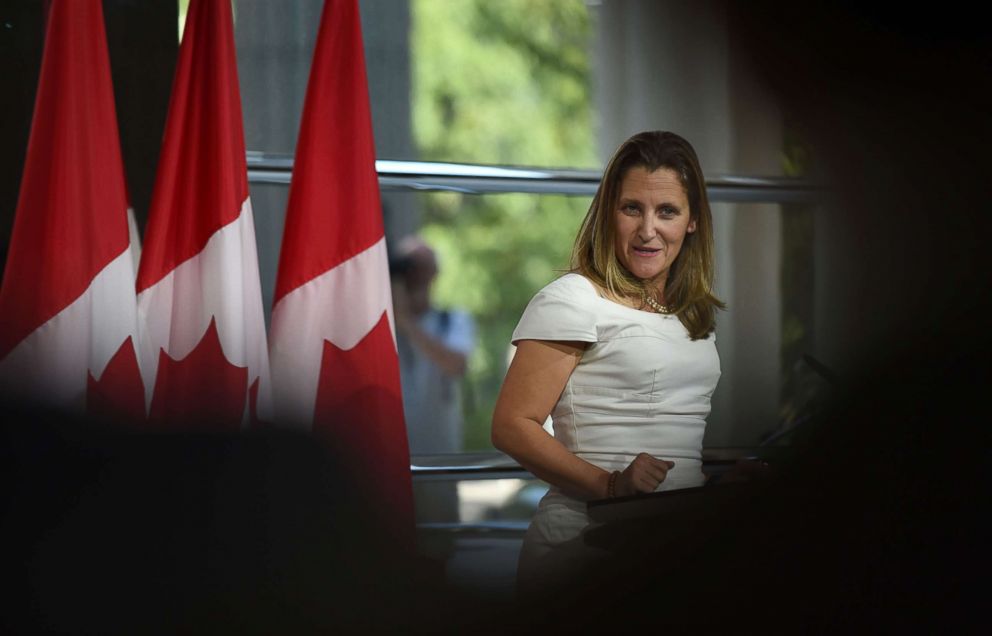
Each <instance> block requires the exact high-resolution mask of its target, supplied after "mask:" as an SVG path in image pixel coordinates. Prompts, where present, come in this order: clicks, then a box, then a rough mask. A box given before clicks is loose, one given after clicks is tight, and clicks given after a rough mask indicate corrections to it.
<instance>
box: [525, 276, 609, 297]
mask: <svg viewBox="0 0 992 636" xmlns="http://www.w3.org/2000/svg"><path fill="white" fill-rule="evenodd" d="M541 294H545V295H550V296H557V297H558V298H563V299H570V300H585V299H594V298H596V297H598V296H599V292H598V291H597V289H596V286H595V285H594V284H593V282H592V281H591V280H589V279H588V278H586V277H585V276H583V275H582V274H576V273H575V272H568V273H567V274H564V275H562V276H559V277H558V278H556V279H555V280H553V281H551V282H550V283H548V284H547V285H545V286H544V288H543V289H541V291H539V292H538V295H541Z"/></svg>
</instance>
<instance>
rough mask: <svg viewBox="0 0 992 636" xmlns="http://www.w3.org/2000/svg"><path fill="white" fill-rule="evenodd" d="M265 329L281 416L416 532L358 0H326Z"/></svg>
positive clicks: (399, 525) (278, 418) (401, 523)
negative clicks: (327, 448) (311, 436)
mask: <svg viewBox="0 0 992 636" xmlns="http://www.w3.org/2000/svg"><path fill="white" fill-rule="evenodd" d="M271 339H272V346H271V359H272V377H273V399H274V404H275V413H276V421H277V422H283V423H289V424H293V425H297V426H303V427H305V428H308V429H312V430H313V431H314V432H315V433H316V434H317V435H318V436H320V437H322V438H324V439H326V440H328V441H329V442H330V443H331V444H332V446H333V447H334V448H336V449H337V450H338V451H339V455H341V456H342V457H343V458H345V459H346V460H347V461H349V462H350V463H351V464H352V467H353V468H354V469H355V470H357V471H358V472H359V473H360V475H359V476H360V479H361V482H362V483H363V485H365V486H367V487H368V488H369V489H370V492H369V495H370V496H371V497H373V498H374V499H375V504H376V506H378V507H379V509H381V510H386V511H389V514H390V515H391V520H392V521H393V522H395V524H396V525H395V527H396V528H401V529H403V530H402V531H401V532H405V531H408V530H409V531H412V528H413V503H412V501H413V499H412V494H411V479H410V455H409V450H408V446H407V437H406V427H405V425H404V423H403V405H402V397H401V391H400V380H399V363H398V358H397V354H396V341H395V336H394V325H393V309H392V298H391V295H390V286H389V267H388V261H387V257H386V244H385V237H384V233H383V223H382V209H381V207H380V202H379V185H378V179H377V176H376V172H375V144H374V142H373V138H372V119H371V115H370V111H369V98H368V85H367V83H366V77H365V57H364V53H363V49H362V34H361V23H360V20H359V13H358V6H357V2H356V1H355V0H329V1H328V2H326V3H325V4H324V11H323V15H322V17H321V22H320V32H319V34H318V38H317V46H316V50H315V52H314V59H313V65H312V67H311V69H310V83H309V85H308V88H307V96H306V103H305V105H304V108H303V119H302V122H301V125H300V137H299V142H298V143H297V147H296V158H295V161H294V164H293V180H292V184H291V185H290V191H289V205H288V209H287V212H286V224H285V229H284V233H283V239H282V251H281V253H280V260H279V273H278V276H277V279H276V290H275V298H274V306H273V309H272V332H271ZM411 536H412V534H411Z"/></svg>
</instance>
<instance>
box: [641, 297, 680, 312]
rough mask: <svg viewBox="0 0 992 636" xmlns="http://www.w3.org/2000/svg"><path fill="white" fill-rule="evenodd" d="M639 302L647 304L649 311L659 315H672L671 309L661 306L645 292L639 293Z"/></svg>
mask: <svg viewBox="0 0 992 636" xmlns="http://www.w3.org/2000/svg"><path fill="white" fill-rule="evenodd" d="M641 300H643V301H644V302H645V303H647V305H648V307H650V308H651V309H654V310H655V311H657V312H658V313H659V314H670V313H672V308H671V307H669V306H668V305H662V304H661V303H659V302H658V301H657V300H655V299H654V298H651V297H650V296H648V293H647V292H641Z"/></svg>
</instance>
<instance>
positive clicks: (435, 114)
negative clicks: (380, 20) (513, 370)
mask: <svg viewBox="0 0 992 636" xmlns="http://www.w3.org/2000/svg"><path fill="white" fill-rule="evenodd" d="M412 8H413V33H412V42H413V93H414V95H413V122H414V138H415V141H416V143H417V146H418V150H419V155H420V158H422V159H425V160H433V161H457V162H466V163H490V164H510V165H540V166H582V165H585V166H589V165H593V164H594V162H595V153H594V136H593V133H594V131H593V127H592V110H591V107H590V95H591V92H590V70H589V56H588V48H589V37H590V23H589V16H588V13H587V11H586V7H585V4H584V3H583V2H582V0H569V1H553V0H502V1H500V2H492V1H491V0H459V1H458V2H451V1H447V0H414V2H413V4H412ZM420 204H421V209H422V210H423V219H424V223H423V227H422V228H421V231H422V234H423V235H424V238H425V239H426V240H427V241H428V242H430V243H431V244H432V245H433V246H434V247H435V248H436V249H437V251H438V256H439V259H440V265H441V268H440V269H441V271H440V275H439V277H438V280H437V283H436V286H435V290H434V294H435V302H436V303H437V304H438V305H439V306H441V307H458V308H462V309H465V310H467V311H469V312H471V313H472V315H473V317H474V318H475V320H476V324H477V327H478V346H477V348H476V351H475V352H474V353H473V355H472V358H471V360H470V363H469V372H468V375H467V377H466V380H465V396H466V398H467V399H466V427H467V428H466V435H465V439H466V449H467V450H480V449H485V448H489V421H490V418H491V416H492V408H493V404H494V402H495V398H496V394H497V392H498V390H499V386H500V384H501V383H502V379H503V375H504V373H505V371H506V364H507V359H508V358H507V356H508V354H509V351H510V346H509V342H510V334H511V333H512V331H513V328H514V326H515V325H516V323H517V320H518V319H519V318H520V314H521V312H522V311H523V309H524V307H525V306H526V304H527V302H528V301H529V300H530V298H531V297H532V296H533V294H534V292H535V291H536V290H537V289H539V288H540V287H541V286H543V285H544V284H546V283H547V282H549V281H550V280H552V279H553V278H554V277H555V276H556V275H557V272H559V271H561V270H563V269H565V268H567V266H568V257H569V252H570V250H571V245H572V241H573V239H574V237H575V232H576V231H577V229H578V225H579V223H580V222H581V220H582V217H583V215H584V214H585V211H586V208H587V207H588V204H589V201H588V199H587V198H585V197H582V198H569V197H563V196H537V195H522V194H501V195H486V196H473V195H464V194H460V193H453V192H437V193H427V194H424V195H422V197H421V200H420Z"/></svg>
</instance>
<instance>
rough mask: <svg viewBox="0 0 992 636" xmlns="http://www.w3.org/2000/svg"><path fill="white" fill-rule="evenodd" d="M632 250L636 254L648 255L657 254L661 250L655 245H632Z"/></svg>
mask: <svg viewBox="0 0 992 636" xmlns="http://www.w3.org/2000/svg"><path fill="white" fill-rule="evenodd" d="M633 250H634V254H637V255H638V256H644V257H649V256H654V255H655V254H657V253H658V252H660V251H661V248H657V247H634V248H633Z"/></svg>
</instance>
